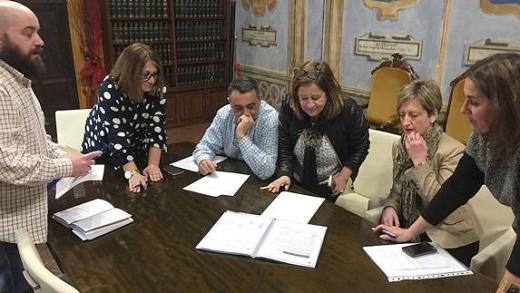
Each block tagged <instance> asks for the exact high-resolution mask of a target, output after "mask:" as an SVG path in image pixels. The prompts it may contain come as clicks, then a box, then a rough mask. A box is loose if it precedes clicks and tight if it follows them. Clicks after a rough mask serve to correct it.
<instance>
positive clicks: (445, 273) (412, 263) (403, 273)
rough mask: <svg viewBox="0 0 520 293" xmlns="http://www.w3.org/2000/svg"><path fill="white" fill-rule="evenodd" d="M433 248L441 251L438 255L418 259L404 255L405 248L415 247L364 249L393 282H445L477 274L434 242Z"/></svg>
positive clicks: (387, 246)
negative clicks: (438, 280) (432, 280)
mask: <svg viewBox="0 0 520 293" xmlns="http://www.w3.org/2000/svg"><path fill="white" fill-rule="evenodd" d="M430 244H431V245H433V246H435V248H437V252H436V253H432V254H427V255H424V256H419V257H414V258H412V257H410V256H408V255H407V254H405V253H404V252H403V251H402V248H403V247H404V246H408V245H412V244H410V243H405V244H392V245H378V246H367V247H363V249H364V250H365V252H366V253H367V254H368V255H369V256H370V258H371V259H372V260H373V261H374V262H375V263H376V265H377V266H378V267H379V268H380V269H381V271H383V273H384V274H385V275H386V277H387V278H388V281H389V282H396V281H402V280H422V279H434V278H445V277H453V276H461V275H469V274H472V273H473V272H472V271H471V270H469V269H468V268H467V267H466V266H464V265H463V264H461V263H460V262H458V261H457V260H456V259H455V258H454V257H453V256H452V255H451V254H449V253H448V252H447V251H446V250H444V249H442V248H441V247H439V246H438V245H437V244H435V243H433V242H430Z"/></svg>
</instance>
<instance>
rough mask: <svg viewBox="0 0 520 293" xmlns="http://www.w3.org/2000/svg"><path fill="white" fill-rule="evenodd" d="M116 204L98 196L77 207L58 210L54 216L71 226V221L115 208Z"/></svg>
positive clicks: (65, 224)
mask: <svg viewBox="0 0 520 293" xmlns="http://www.w3.org/2000/svg"><path fill="white" fill-rule="evenodd" d="M113 208H114V206H113V205H112V204H111V203H109V202H108V201H106V200H103V199H99V198H96V199H94V200H91V201H88V202H85V203H82V204H80V205H77V206H75V207H71V208H68V209H66V210H63V211H60V212H56V213H54V215H53V216H52V218H53V219H55V220H57V221H58V222H60V223H61V224H63V225H64V226H66V227H69V226H70V224H71V223H73V222H76V221H79V220H81V219H85V218H89V217H92V216H94V215H97V214H99V213H102V212H104V211H108V210H111V209H113Z"/></svg>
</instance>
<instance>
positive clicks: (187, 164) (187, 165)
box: [170, 156, 227, 173]
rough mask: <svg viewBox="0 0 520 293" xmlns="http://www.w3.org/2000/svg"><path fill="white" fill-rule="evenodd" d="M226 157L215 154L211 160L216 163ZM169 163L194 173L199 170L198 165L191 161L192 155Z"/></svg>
mask: <svg viewBox="0 0 520 293" xmlns="http://www.w3.org/2000/svg"><path fill="white" fill-rule="evenodd" d="M226 159H227V158H226V157H222V156H215V157H214V158H213V161H214V162H215V163H217V164H218V163H220V162H222V161H224V160H226ZM170 165H172V166H175V167H177V168H181V169H184V170H188V171H191V172H195V173H197V172H199V166H197V164H195V161H193V156H189V157H187V158H184V159H182V160H179V161H177V162H173V163H171V164H170Z"/></svg>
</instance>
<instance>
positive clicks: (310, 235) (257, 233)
mask: <svg viewBox="0 0 520 293" xmlns="http://www.w3.org/2000/svg"><path fill="white" fill-rule="evenodd" d="M326 231H327V227H323V226H317V225H311V224H302V223H296V222H291V221H285V220H276V219H272V218H267V217H262V216H259V215H253V214H246V213H239V212H233V211H226V212H225V213H224V214H222V216H221V217H220V218H219V219H218V221H217V222H216V223H215V225H213V227H212V228H211V230H210V231H209V232H208V233H207V234H206V236H204V238H203V239H202V240H201V241H200V243H199V244H198V245H197V246H196V249H200V250H207V251H212V252H220V253H228V254H236V255H245V256H249V257H252V258H265V259H272V260H275V261H279V262H284V263H289V264H293V265H298V266H304V267H310V268H314V267H316V263H317V261H318V256H319V254H320V251H321V246H322V244H323V240H324V238H325V232H326Z"/></svg>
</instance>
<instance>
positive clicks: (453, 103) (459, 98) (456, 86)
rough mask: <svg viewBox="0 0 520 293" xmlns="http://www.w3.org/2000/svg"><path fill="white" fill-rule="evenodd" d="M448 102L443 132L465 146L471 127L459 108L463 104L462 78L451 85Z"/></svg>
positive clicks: (458, 78)
mask: <svg viewBox="0 0 520 293" xmlns="http://www.w3.org/2000/svg"><path fill="white" fill-rule="evenodd" d="M450 85H451V93H450V101H449V102H448V109H447V110H446V123H445V124H444V132H446V133H447V134H448V135H449V136H451V137H453V138H455V139H457V140H458V141H460V142H462V143H463V144H466V141H467V140H468V137H469V135H470V134H471V126H470V124H469V121H468V118H467V117H466V116H465V115H464V114H462V113H460V108H461V107H462V104H463V103H464V99H465V97H464V78H463V77H462V76H459V77H457V78H456V79H454V80H453V81H452V82H451V83H450Z"/></svg>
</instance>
